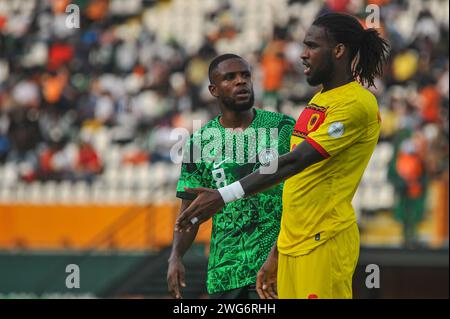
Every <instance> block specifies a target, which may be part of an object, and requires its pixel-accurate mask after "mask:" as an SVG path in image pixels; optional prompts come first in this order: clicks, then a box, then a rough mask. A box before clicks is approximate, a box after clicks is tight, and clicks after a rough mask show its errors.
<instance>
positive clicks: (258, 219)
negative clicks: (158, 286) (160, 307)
mask: <svg viewBox="0 0 450 319" xmlns="http://www.w3.org/2000/svg"><path fill="white" fill-rule="evenodd" d="M209 80H210V85H209V91H210V93H211V94H212V95H213V96H214V97H215V98H216V99H217V101H218V104H219V108H220V113H221V114H220V115H219V116H217V117H216V118H214V119H213V120H211V121H209V122H208V123H207V124H206V125H205V126H203V127H202V128H201V129H200V130H198V131H197V132H195V133H194V134H193V135H192V136H191V137H190V138H189V140H188V141H187V143H186V146H185V148H184V152H183V154H184V155H183V163H182V167H181V175H180V179H179V182H178V186H177V197H178V198H180V199H181V200H182V203H181V209H180V212H182V211H183V210H184V209H185V208H187V207H188V206H189V204H190V203H191V202H192V200H193V199H195V195H193V194H191V193H188V192H185V188H195V187H207V188H214V189H217V188H220V187H223V186H226V185H228V184H231V183H233V182H235V181H237V180H239V179H240V178H242V177H244V176H246V175H248V174H250V173H251V172H253V171H256V170H257V169H258V168H260V167H262V168H266V169H270V167H267V164H268V163H269V162H272V163H273V162H276V161H272V160H273V159H274V158H276V157H277V156H279V155H282V154H285V153H287V152H289V137H290V136H291V133H292V130H293V126H294V124H295V121H294V119H292V118H291V117H289V116H286V115H283V114H280V113H274V112H268V111H264V110H260V109H255V108H254V105H253V104H254V93H253V84H252V79H251V70H250V66H249V64H248V63H247V62H246V61H245V60H244V59H243V58H241V57H240V56H237V55H234V54H224V55H220V56H218V57H216V58H215V59H214V60H213V61H212V62H211V64H210V66H209ZM275 169H276V168H275ZM281 194H282V184H280V185H277V186H275V187H273V188H271V189H268V190H266V191H265V192H262V193H259V194H257V195H255V196H252V197H248V198H245V199H242V200H238V201H235V202H233V203H231V204H230V205H227V206H226V207H224V208H223V209H222V210H221V211H220V212H219V213H217V214H216V215H214V217H213V221H212V223H213V225H212V233H211V242H210V255H209V262H208V275H207V290H208V293H209V294H210V297H211V298H221V299H232V298H257V297H258V294H257V293H256V291H255V283H256V274H257V272H258V270H259V269H260V268H261V266H262V264H263V263H264V261H265V260H266V257H267V255H268V253H269V251H270V249H271V247H272V246H273V244H274V241H275V240H276V238H277V236H278V232H279V229H280V219H281V207H282V205H281ZM197 231H198V225H193V227H192V228H191V230H190V231H189V232H179V231H174V238H173V246H172V252H171V255H170V258H169V266H168V272H167V282H168V288H169V292H170V293H171V295H172V296H173V297H174V298H181V297H182V295H181V288H182V287H185V286H186V283H185V269H184V266H183V263H182V257H183V255H184V254H185V252H186V251H187V250H188V249H189V247H190V246H191V244H192V242H193V241H194V239H195V236H196V235H197Z"/></svg>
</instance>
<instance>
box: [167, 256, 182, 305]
mask: <svg viewBox="0 0 450 319" xmlns="http://www.w3.org/2000/svg"><path fill="white" fill-rule="evenodd" d="M184 272H185V271H184V265H183V263H182V262H181V260H180V259H173V260H170V261H169V268H168V269H167V286H168V289H169V293H170V295H171V296H172V297H174V298H175V299H181V298H182V296H181V292H180V287H183V288H184V287H186V282H185V280H184Z"/></svg>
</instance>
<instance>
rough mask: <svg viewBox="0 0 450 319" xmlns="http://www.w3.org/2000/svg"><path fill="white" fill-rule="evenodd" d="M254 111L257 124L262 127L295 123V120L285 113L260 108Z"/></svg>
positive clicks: (292, 124)
mask: <svg viewBox="0 0 450 319" xmlns="http://www.w3.org/2000/svg"><path fill="white" fill-rule="evenodd" d="M256 113H257V116H258V119H259V121H258V124H259V126H264V127H280V126H284V125H291V126H294V125H295V120H294V119H293V118H292V117H291V116H289V115H286V114H283V113H278V112H272V111H267V110H262V109H256Z"/></svg>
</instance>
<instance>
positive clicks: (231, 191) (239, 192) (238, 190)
mask: <svg viewBox="0 0 450 319" xmlns="http://www.w3.org/2000/svg"><path fill="white" fill-rule="evenodd" d="M218 191H219V193H220V195H221V196H222V199H223V201H224V202H225V204H227V203H230V202H234V201H235V200H238V199H241V198H243V197H244V195H245V192H244V189H243V188H242V185H241V183H239V181H237V182H234V183H232V184H230V185H228V186H225V187H221V188H219V189H218Z"/></svg>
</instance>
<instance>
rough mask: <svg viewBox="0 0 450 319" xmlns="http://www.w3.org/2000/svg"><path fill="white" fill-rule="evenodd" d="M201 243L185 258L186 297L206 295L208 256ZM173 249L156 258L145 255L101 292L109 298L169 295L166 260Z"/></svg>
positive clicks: (168, 249) (163, 251)
mask: <svg viewBox="0 0 450 319" xmlns="http://www.w3.org/2000/svg"><path fill="white" fill-rule="evenodd" d="M201 248H202V246H200V245H199V246H197V245H194V246H193V247H191V249H190V250H189V251H188V252H187V253H186V255H185V256H184V258H183V264H184V266H185V269H186V285H187V286H186V287H185V288H183V290H182V295H183V298H196V299H197V298H202V297H205V296H206V293H207V292H206V284H205V283H206V271H207V264H208V259H207V257H206V256H205V254H204V253H203V251H202V249H201ZM169 255H170V248H166V249H164V250H162V251H161V252H160V253H159V255H158V256H157V257H153V258H151V257H150V258H145V259H144V260H143V261H142V262H141V263H140V264H139V265H137V266H136V267H134V268H133V269H132V270H131V271H130V272H128V273H127V274H126V275H124V276H122V277H121V278H119V279H118V280H117V281H116V282H114V283H113V284H112V285H111V286H110V287H109V288H108V289H106V290H105V291H104V292H102V294H101V297H106V298H170V295H169V293H168V291H167V281H166V277H167V260H168V258H169Z"/></svg>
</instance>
